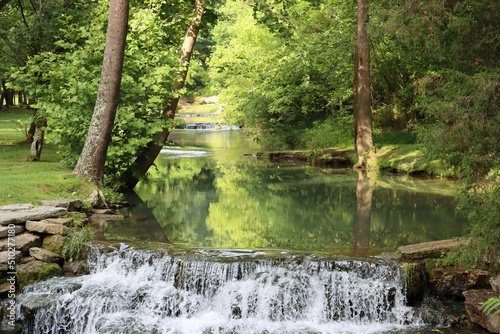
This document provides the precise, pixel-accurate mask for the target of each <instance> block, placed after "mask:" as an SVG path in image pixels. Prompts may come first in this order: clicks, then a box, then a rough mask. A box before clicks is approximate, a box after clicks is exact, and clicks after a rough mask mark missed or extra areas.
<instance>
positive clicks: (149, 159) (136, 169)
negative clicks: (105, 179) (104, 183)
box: [121, 0, 205, 189]
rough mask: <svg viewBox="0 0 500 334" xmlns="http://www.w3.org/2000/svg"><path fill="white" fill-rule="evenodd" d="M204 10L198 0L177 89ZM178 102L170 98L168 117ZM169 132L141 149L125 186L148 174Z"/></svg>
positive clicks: (182, 85)
mask: <svg viewBox="0 0 500 334" xmlns="http://www.w3.org/2000/svg"><path fill="white" fill-rule="evenodd" d="M204 11H205V7H204V3H203V0H196V2H195V7H194V15H193V18H192V19H191V23H190V24H189V28H188V30H187V32H186V37H185V38H184V43H183V44H182V49H181V56H180V59H179V65H180V66H182V67H183V68H184V69H183V70H181V71H179V73H178V78H177V80H176V82H175V86H174V89H175V90H180V89H182V88H183V87H184V83H185V81H186V76H187V72H188V69H189V61H190V60H191V55H192V53H193V48H194V45H195V43H196V37H197V36H198V32H199V31H200V26H201V20H202V18H203V12H204ZM178 103H179V97H176V98H171V99H169V100H168V101H167V107H165V108H164V110H163V115H165V116H166V117H167V118H171V119H173V118H174V116H175V110H176V109H177V105H178ZM169 134H170V131H169V129H168V128H165V129H163V131H162V132H160V133H157V134H156V140H153V141H151V142H149V144H148V145H147V146H146V147H144V148H143V149H142V150H140V151H139V153H138V155H137V158H136V160H135V161H134V163H133V164H132V165H131V166H130V168H129V169H128V170H127V171H126V172H125V173H124V174H123V175H122V177H121V180H122V181H123V182H124V186H125V187H126V188H128V189H132V188H134V187H135V185H136V184H137V182H138V180H139V178H140V177H141V176H143V175H145V174H146V172H147V171H148V169H149V168H150V167H151V166H152V165H153V163H154V161H155V160H156V157H158V154H160V151H161V149H162V147H163V144H164V143H165V141H166V140H167V138H168V135H169Z"/></svg>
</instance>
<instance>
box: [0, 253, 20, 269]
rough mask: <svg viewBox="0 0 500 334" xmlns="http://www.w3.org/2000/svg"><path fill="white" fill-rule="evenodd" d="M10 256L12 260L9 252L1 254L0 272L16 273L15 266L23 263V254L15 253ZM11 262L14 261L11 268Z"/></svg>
mask: <svg viewBox="0 0 500 334" xmlns="http://www.w3.org/2000/svg"><path fill="white" fill-rule="evenodd" d="M10 255H11V258H9V252H7V251H3V252H0V271H16V266H15V264H16V263H19V261H21V257H22V252H21V251H15V252H14V253H12V252H11V254H10ZM9 260H14V265H13V266H9Z"/></svg>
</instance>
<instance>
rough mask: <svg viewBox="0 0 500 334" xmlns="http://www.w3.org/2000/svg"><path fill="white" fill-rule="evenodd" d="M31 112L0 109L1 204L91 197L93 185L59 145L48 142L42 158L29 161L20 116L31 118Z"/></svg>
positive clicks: (19, 109) (27, 146)
mask: <svg viewBox="0 0 500 334" xmlns="http://www.w3.org/2000/svg"><path fill="white" fill-rule="evenodd" d="M31 114H32V112H31V111H29V110H24V109H21V108H10V109H7V110H5V109H2V110H0V189H1V191H0V204H1V205H3V204H11V203H32V204H39V203H40V201H41V200H49V199H69V198H86V197H88V196H89V195H90V193H91V192H92V191H93V189H94V188H93V186H91V185H89V184H88V183H86V182H84V181H83V180H81V179H78V178H76V177H75V176H74V175H73V174H72V173H71V169H70V168H68V167H67V166H65V165H63V164H61V163H60V162H59V161H60V157H59V155H58V154H57V147H55V146H53V145H47V144H45V145H44V147H43V151H42V156H41V161H39V162H28V161H26V158H27V157H28V154H29V150H30V144H27V143H24V142H23V141H24V140H26V136H25V132H24V130H23V129H22V128H21V127H20V126H19V125H18V120H21V121H22V120H28V119H29V117H30V116H31Z"/></svg>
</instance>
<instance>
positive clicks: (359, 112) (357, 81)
mask: <svg viewBox="0 0 500 334" xmlns="http://www.w3.org/2000/svg"><path fill="white" fill-rule="evenodd" d="M368 5H369V1H368V0H358V26H357V40H356V49H355V52H354V55H355V56H354V57H355V59H354V65H355V67H354V74H355V77H354V102H353V105H354V120H355V121H354V123H355V149H356V152H357V154H358V163H357V164H356V165H355V167H356V168H365V167H366V166H367V162H368V160H369V158H370V156H371V155H372V153H373V134H372V112H371V94H370V44H369V40H368V34H367V31H366V23H367V22H368V19H369V17H368Z"/></svg>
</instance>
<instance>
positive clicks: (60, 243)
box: [42, 234, 66, 255]
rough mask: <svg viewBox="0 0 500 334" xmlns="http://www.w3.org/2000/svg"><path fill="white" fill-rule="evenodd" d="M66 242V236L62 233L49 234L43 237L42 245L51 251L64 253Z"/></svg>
mask: <svg viewBox="0 0 500 334" xmlns="http://www.w3.org/2000/svg"><path fill="white" fill-rule="evenodd" d="M65 242H66V237H63V236H62V235H59V234H54V235H48V236H46V237H45V238H43V242H42V247H43V248H45V249H47V250H49V251H51V252H54V253H56V254H59V255H62V252H63V248H64V243H65Z"/></svg>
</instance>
